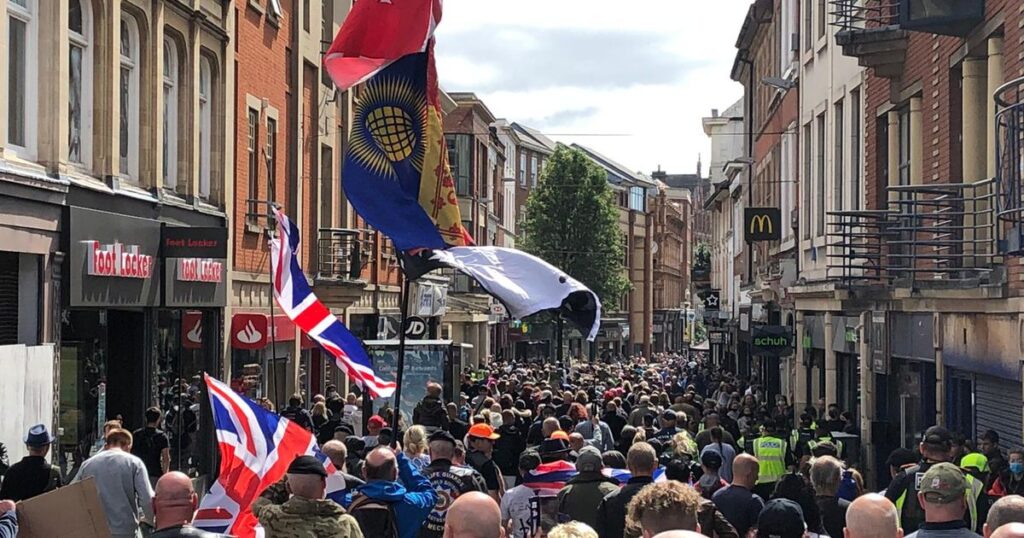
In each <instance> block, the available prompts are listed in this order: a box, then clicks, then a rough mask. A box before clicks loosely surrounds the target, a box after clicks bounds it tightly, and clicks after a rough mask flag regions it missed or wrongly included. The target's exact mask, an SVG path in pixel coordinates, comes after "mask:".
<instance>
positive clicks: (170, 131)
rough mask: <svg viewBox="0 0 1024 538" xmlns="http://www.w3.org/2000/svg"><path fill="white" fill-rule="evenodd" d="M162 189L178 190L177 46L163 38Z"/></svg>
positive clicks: (172, 40) (171, 39) (170, 39)
mask: <svg viewBox="0 0 1024 538" xmlns="http://www.w3.org/2000/svg"><path fill="white" fill-rule="evenodd" d="M163 75H164V76H163V82H164V84H163V86H164V111H163V112H164V114H163V126H164V147H163V178H164V188H166V189H168V190H172V191H176V190H178V80H179V78H178V46H177V45H176V44H175V43H174V39H173V38H171V37H168V36H164V73H163Z"/></svg>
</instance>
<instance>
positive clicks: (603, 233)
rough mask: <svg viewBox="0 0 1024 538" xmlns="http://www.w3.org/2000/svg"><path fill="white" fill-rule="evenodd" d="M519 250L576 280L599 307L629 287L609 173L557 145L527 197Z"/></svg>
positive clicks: (605, 306) (607, 306) (610, 305)
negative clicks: (609, 184)
mask: <svg viewBox="0 0 1024 538" xmlns="http://www.w3.org/2000/svg"><path fill="white" fill-rule="evenodd" d="M523 232H524V241H523V250H525V251H526V252H529V253H531V254H533V255H535V256H538V257H540V258H542V259H544V260H545V261H547V262H548V263H550V264H552V265H554V266H556V267H558V268H559V269H561V270H563V271H565V272H566V273H568V274H569V275H571V276H572V277H573V278H575V279H577V280H579V281H580V282H582V283H583V284H585V285H586V286H587V287H589V288H590V289H591V290H593V291H594V293H596V294H597V296H598V297H600V298H601V304H602V307H603V309H605V310H607V311H610V310H614V309H615V308H617V307H618V303H619V299H620V297H622V294H624V293H625V292H626V291H627V290H628V289H629V280H628V279H627V278H626V277H625V269H624V268H623V258H624V245H623V242H622V232H621V231H619V215H618V207H617V205H616V203H615V199H614V194H613V193H612V190H611V188H610V187H609V186H608V176H607V174H606V173H605V172H604V170H602V169H601V168H600V167H598V166H597V165H596V164H594V163H593V161H591V160H590V159H589V158H587V156H586V155H585V154H583V152H581V151H579V150H577V149H572V148H569V147H565V146H561V145H560V146H559V147H558V149H556V150H555V153H554V154H553V155H551V157H550V158H549V159H548V161H547V163H546V164H545V166H544V172H543V174H542V175H541V177H540V181H539V182H538V184H537V187H536V188H535V189H534V190H533V191H532V192H531V193H530V197H529V198H528V199H527V201H526V219H525V220H524V221H523Z"/></svg>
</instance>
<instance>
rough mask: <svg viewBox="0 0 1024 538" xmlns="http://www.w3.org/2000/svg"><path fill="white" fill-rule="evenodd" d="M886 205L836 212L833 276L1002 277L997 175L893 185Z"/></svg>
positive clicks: (896, 281)
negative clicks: (997, 207) (883, 206)
mask: <svg viewBox="0 0 1024 538" xmlns="http://www.w3.org/2000/svg"><path fill="white" fill-rule="evenodd" d="M887 190H888V192H889V203H888V206H889V207H888V208H887V209H885V210H875V211H838V212H832V213H829V215H830V218H831V221H830V222H829V225H830V229H829V237H828V247H829V264H828V277H829V279H833V280H837V281H839V282H841V283H842V284H844V285H846V286H865V285H868V286H869V285H873V284H875V285H877V284H893V285H896V286H898V287H911V288H916V287H922V286H951V287H963V286H979V285H988V284H999V283H1001V281H1000V280H999V278H1000V277H999V276H998V275H1000V274H1001V272H998V271H997V270H996V269H997V268H998V267H1000V265H1001V264H1000V262H1001V257H1000V256H1001V254H1000V252H999V251H998V249H997V248H996V245H997V241H998V233H999V226H997V221H996V218H995V216H996V212H995V204H996V201H997V196H998V195H997V191H996V186H995V180H993V179H986V180H983V181H978V182H975V183H945V184H930V185H900V186H892V187H888V189H887Z"/></svg>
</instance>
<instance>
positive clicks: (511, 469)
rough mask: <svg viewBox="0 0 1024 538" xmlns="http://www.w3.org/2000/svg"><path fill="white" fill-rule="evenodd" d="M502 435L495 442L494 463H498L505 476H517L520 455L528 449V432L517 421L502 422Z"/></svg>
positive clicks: (500, 432) (500, 430)
mask: <svg viewBox="0 0 1024 538" xmlns="http://www.w3.org/2000/svg"><path fill="white" fill-rule="evenodd" d="M498 434H499V435H501V437H500V438H498V440H497V441H495V443H494V456H493V457H494V463H497V464H498V468H499V469H501V473H502V474H503V475H505V476H516V474H517V473H518V471H519V455H520V454H522V453H523V451H524V450H526V432H524V431H523V430H522V428H520V427H519V426H517V425H516V424H515V423H512V424H502V426H501V427H500V428H498Z"/></svg>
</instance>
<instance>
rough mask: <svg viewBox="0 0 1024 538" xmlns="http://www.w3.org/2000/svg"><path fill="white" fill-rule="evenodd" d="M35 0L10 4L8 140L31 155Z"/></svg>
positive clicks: (32, 138)
mask: <svg viewBox="0 0 1024 538" xmlns="http://www.w3.org/2000/svg"><path fill="white" fill-rule="evenodd" d="M35 7H36V3H35V0H11V1H10V2H8V4H7V34H8V35H7V143H8V144H9V147H11V148H12V149H14V150H15V151H16V152H18V151H19V150H20V152H22V153H24V154H25V155H23V156H26V157H31V156H32V155H31V154H32V153H34V152H35V125H36V123H35V122H36V117H37V116H38V114H36V113H35V99H36V78H37V76H36V66H37V65H38V59H37V54H38V52H37V48H38V47H36V46H35V35H36V27H37V24H38V22H37V14H36V11H35Z"/></svg>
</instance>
